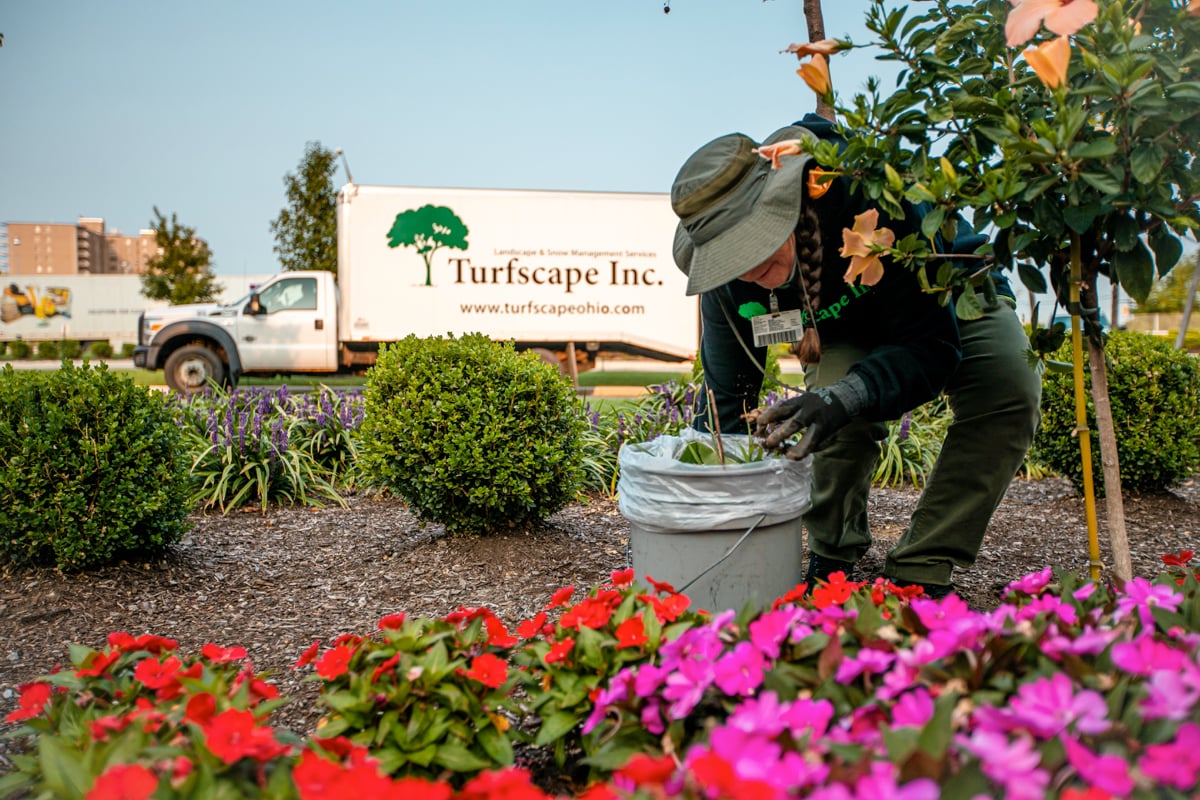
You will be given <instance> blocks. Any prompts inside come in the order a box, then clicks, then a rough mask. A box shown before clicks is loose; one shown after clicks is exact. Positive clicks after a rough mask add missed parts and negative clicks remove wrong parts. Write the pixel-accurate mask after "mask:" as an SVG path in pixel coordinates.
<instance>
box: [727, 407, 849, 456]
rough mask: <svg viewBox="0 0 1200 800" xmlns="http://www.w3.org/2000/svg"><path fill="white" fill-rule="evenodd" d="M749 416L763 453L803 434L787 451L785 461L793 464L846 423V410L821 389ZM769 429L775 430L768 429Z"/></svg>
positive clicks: (822, 443)
mask: <svg viewBox="0 0 1200 800" xmlns="http://www.w3.org/2000/svg"><path fill="white" fill-rule="evenodd" d="M747 416H748V417H750V416H751V415H747ZM752 416H753V422H754V424H755V430H754V435H755V436H756V437H758V438H762V439H763V446H765V447H766V448H767V449H774V448H776V447H779V446H780V445H781V444H782V443H783V442H784V441H785V440H786V439H787V438H788V437H790V436H792V435H793V434H796V433H798V432H800V431H801V430H803V431H804V435H803V436H802V437H800V441H799V442H798V443H797V444H795V445H793V446H792V447H791V448H789V449H788V451H787V457H788V458H790V459H793V460H795V461H799V460H800V459H802V458H804V457H806V456H808V455H810V454H811V453H814V452H816V451H817V450H820V449H821V448H822V447H824V446H825V445H826V444H828V443H829V440H830V439H832V438H833V436H834V434H836V433H837V432H838V431H840V430H841V429H842V428H843V427H845V425H846V423H847V422H849V421H850V415H849V414H847V413H846V407H845V406H844V405H842V402H841V401H840V400H838V398H837V397H835V396H834V395H833V394H832V393H831V392H829V391H827V390H825V389H814V390H813V391H811V392H805V393H804V394H800V395H797V396H796V397H789V398H788V399H787V400H784V401H783V402H781V403H776V404H775V405H773V406H771V407H770V408H767V409H764V410H757V411H756V412H752ZM771 425H775V427H774V428H773V429H771V428H770V426H771ZM769 429H770V430H769Z"/></svg>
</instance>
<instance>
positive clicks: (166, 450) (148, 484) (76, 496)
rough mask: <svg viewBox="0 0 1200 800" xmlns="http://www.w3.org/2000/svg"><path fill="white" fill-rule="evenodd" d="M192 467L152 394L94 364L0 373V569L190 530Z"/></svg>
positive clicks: (127, 547)
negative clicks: (189, 494)
mask: <svg viewBox="0 0 1200 800" xmlns="http://www.w3.org/2000/svg"><path fill="white" fill-rule="evenodd" d="M187 498H188V460H187V453H186V450H185V448H184V444H183V435H182V432H181V430H180V428H179V426H178V425H177V424H176V422H175V417H174V413H173V412H172V411H171V410H170V409H169V408H168V407H167V405H166V402H165V400H164V398H163V397H162V395H160V394H159V393H158V392H153V391H150V390H147V389H146V388H144V387H138V386H135V385H134V383H133V381H132V380H130V379H129V378H127V377H124V376H120V375H118V374H116V373H112V372H109V371H108V368H107V367H106V366H104V365H101V366H99V367H96V368H92V367H90V366H83V367H74V366H72V364H71V362H69V361H66V362H63V365H62V367H61V369H58V370H55V371H32V370H31V371H17V370H14V369H13V368H12V367H11V366H6V367H5V368H4V370H3V371H0V563H2V562H8V563H12V564H17V565H46V566H55V567H58V568H59V569H63V570H69V571H75V570H83V569H87V568H89V567H95V566H99V565H102V564H105V563H108V562H110V561H112V560H114V559H116V558H117V557H121V556H135V555H144V554H148V553H151V552H155V551H157V550H159V549H160V548H162V547H163V546H164V545H167V544H170V543H172V542H174V541H175V540H177V539H178V538H179V537H180V535H182V534H183V532H184V531H185V530H186V520H187V516H188V512H189V510H190V509H189V506H188V501H187Z"/></svg>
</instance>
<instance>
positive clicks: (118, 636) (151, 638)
mask: <svg viewBox="0 0 1200 800" xmlns="http://www.w3.org/2000/svg"><path fill="white" fill-rule="evenodd" d="M108 646H109V647H111V648H114V649H116V650H120V651H121V652H122V653H133V652H137V651H138V650H145V651H146V652H147V653H151V654H153V655H156V656H158V655H162V654H163V653H165V652H167V651H169V650H178V649H179V642H177V641H175V640H174V639H168V638H166V637H164V636H155V635H154V634H151V633H146V634H142V635H141V636H136V637H135V636H131V635H130V634H128V633H125V632H124V631H119V632H117V633H110V634H109V635H108Z"/></svg>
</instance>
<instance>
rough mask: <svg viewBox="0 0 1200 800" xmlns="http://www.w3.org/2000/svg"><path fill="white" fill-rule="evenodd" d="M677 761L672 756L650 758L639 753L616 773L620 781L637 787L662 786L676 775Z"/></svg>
mask: <svg viewBox="0 0 1200 800" xmlns="http://www.w3.org/2000/svg"><path fill="white" fill-rule="evenodd" d="M675 767H676V764H675V759H674V758H672V757H671V756H659V757H658V758H655V757H654V756H648V755H646V754H644V753H637V754H635V755H634V756H633V757H632V758H630V759H629V761H628V762H627V763H626V764H625V766H623V767H621V768H620V769H619V770H617V771H616V773H615V776H614V777H616V778H618V779H622V778H623V779H625V780H626V781H629V782H630V783H632V784H633V785H634V786H635V787H636V786H647V785H649V786H662V785H663V784H664V783H666V782H667V779H668V778H670V777H671V775H673V774H674V773H675Z"/></svg>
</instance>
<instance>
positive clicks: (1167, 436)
mask: <svg viewBox="0 0 1200 800" xmlns="http://www.w3.org/2000/svg"><path fill="white" fill-rule="evenodd" d="M1105 355H1106V358H1107V360H1108V370H1107V371H1108V393H1109V400H1110V402H1111V404H1112V412H1113V427H1114V428H1115V429H1116V437H1117V457H1118V459H1119V461H1120V468H1121V486H1122V487H1123V488H1124V489H1127V490H1130V491H1135V492H1136V491H1155V490H1161V489H1165V488H1168V487H1170V486H1172V485H1174V484H1176V483H1178V482H1179V481H1180V480H1182V479H1185V478H1188V477H1190V476H1192V475H1194V474H1196V470H1197V469H1200V361H1198V360H1197V358H1196V357H1195V356H1192V355H1188V354H1187V353H1185V352H1183V351H1181V350H1176V349H1175V348H1174V347H1173V346H1172V342H1171V341H1170V340H1167V339H1164V338H1163V337H1160V336H1151V335H1148V334H1144V333H1136V332H1134V331H1114V332H1113V333H1112V334H1111V335H1110V336H1109V337H1108V343H1107V345H1106V346H1105ZM1085 357H1086V356H1085ZM1055 358H1056V359H1060V360H1062V361H1069V360H1070V359H1071V354H1070V346H1069V345H1066V346H1064V348H1063V349H1062V350H1060V351H1059V352H1058V353H1057V355H1056V356H1055ZM1084 376H1085V381H1087V383H1088V385H1087V403H1088V426H1089V428H1090V429H1091V430H1092V432H1093V433H1092V462H1093V463H1092V475H1093V476H1094V478H1095V485H1096V491H1097V492H1098V493H1103V491H1104V486H1103V480H1102V475H1103V473H1102V472H1101V468H1100V441H1099V437H1097V436H1096V434H1095V431H1096V411H1095V408H1094V407H1093V405H1092V395H1091V384H1090V374H1089V373H1088V372H1087V370H1086V368H1085V371H1084ZM1031 455H1032V457H1033V458H1034V459H1035V460H1037V461H1040V462H1042V463H1044V464H1046V465H1047V466H1049V467H1051V468H1052V469H1054V470H1056V471H1057V472H1060V473H1062V474H1063V475H1066V476H1067V477H1069V478H1070V479H1071V482H1072V483H1074V484H1075V486H1076V488H1081V487H1082V485H1083V467H1082V461H1081V458H1080V453H1079V439H1078V437H1077V436H1076V435H1075V399H1074V384H1073V382H1072V377H1071V374H1070V373H1059V372H1052V373H1047V375H1046V380H1045V386H1044V389H1043V392H1042V428H1041V430H1040V431H1039V432H1038V435H1037V437H1036V438H1035V439H1034V443H1033V450H1032V453H1031Z"/></svg>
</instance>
